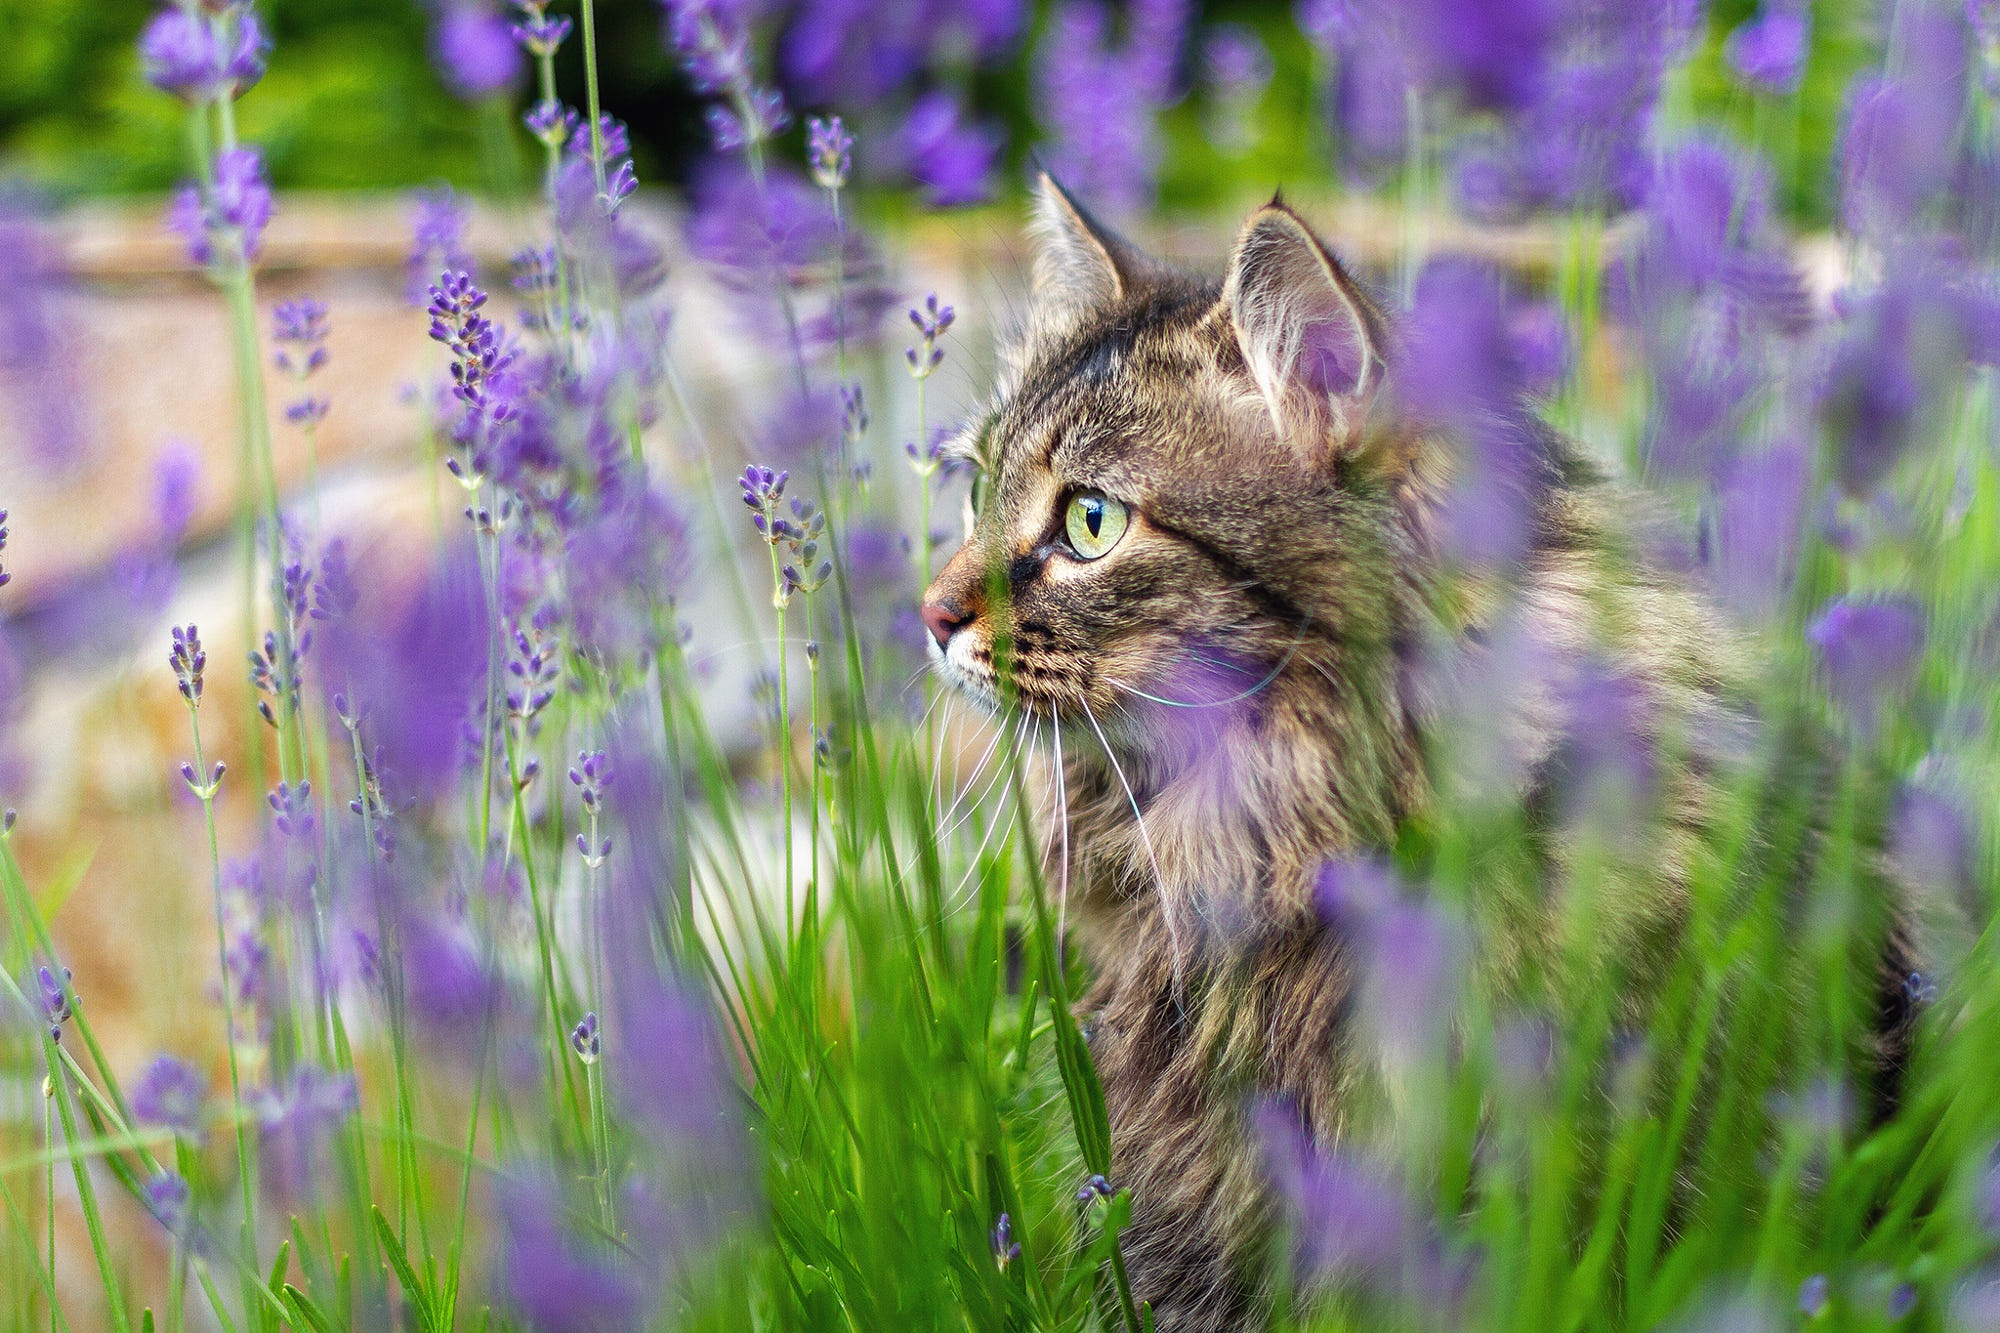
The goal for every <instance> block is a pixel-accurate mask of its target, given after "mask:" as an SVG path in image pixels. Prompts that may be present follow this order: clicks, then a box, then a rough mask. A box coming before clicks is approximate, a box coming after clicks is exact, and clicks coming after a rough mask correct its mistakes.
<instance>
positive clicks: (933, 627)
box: [923, 601, 975, 648]
mask: <svg viewBox="0 0 2000 1333" xmlns="http://www.w3.org/2000/svg"><path fill="white" fill-rule="evenodd" d="M923 617H924V628H925V629H928V630H929V631H930V632H931V637H932V638H933V639H936V640H937V646H938V647H940V648H942V647H944V646H945V645H946V644H948V643H950V642H951V636H952V635H954V634H956V633H957V632H958V631H959V630H962V629H964V628H965V627H966V626H967V625H970V624H971V623H972V622H973V620H974V618H975V617H974V616H973V614H972V613H971V612H970V611H962V610H960V609H959V606H958V603H957V602H950V601H946V602H925V603H924V606H923Z"/></svg>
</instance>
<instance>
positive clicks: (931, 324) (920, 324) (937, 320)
mask: <svg viewBox="0 0 2000 1333" xmlns="http://www.w3.org/2000/svg"><path fill="white" fill-rule="evenodd" d="M957 317H958V316H957V313H956V312H955V311H953V310H952V308H951V307H950V306H948V305H947V306H940V305H939V304H938V297H937V293H936V292H932V293H931V294H930V295H929V296H926V297H925V298H924V304H923V307H922V308H921V309H915V310H911V311H910V323H912V324H914V325H916V328H917V336H918V338H919V339H921V341H920V342H919V343H918V345H917V346H916V347H908V348H905V349H904V350H903V360H904V361H905V362H907V363H908V364H909V367H910V374H911V375H912V376H914V377H915V378H917V379H920V380H925V379H929V378H930V377H931V372H933V371H935V370H936V369H937V368H938V365H939V363H940V362H942V361H943V360H944V349H943V348H941V347H939V346H938V339H940V338H942V337H943V336H944V334H945V331H946V330H948V329H949V328H951V325H952V321H953V320H955V319H956V318H957Z"/></svg>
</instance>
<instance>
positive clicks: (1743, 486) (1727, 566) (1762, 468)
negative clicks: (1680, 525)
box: [1703, 441, 1811, 623]
mask: <svg viewBox="0 0 2000 1333" xmlns="http://www.w3.org/2000/svg"><path fill="white" fill-rule="evenodd" d="M1810 472H1811V460H1810V458H1809V456H1808V454H1807V450H1806V448H1805V446H1804V445H1802V444H1799V443H1798V442H1796V441H1781V442H1779V443H1777V444H1775V445H1773V446H1771V447H1770V448H1769V449H1766V450H1764V451H1763V452H1762V453H1758V454H1750V455H1745V456H1743V457H1740V458H1735V459H1732V460H1730V461H1729V462H1728V463H1727V464H1726V465H1725V466H1724V468H1723V469H1722V473H1721V476H1720V477H1719V478H1718V480H1717V483H1716V487H1715V497H1714V500H1713V502H1712V505H1711V508H1710V516H1709V521H1708V522H1707V523H1706V524H1705V525H1704V528H1703V555H1704V556H1705V558H1706V563H1707V564H1708V566H1709V568H1710V569H1711V570H1712V572H1713V578H1714V581H1715V584H1716V587H1717V588H1718V589H1719V590H1720V592H1721V593H1722V597H1723V600H1724V601H1725V602H1726V603H1728V605H1729V606H1730V607H1731V608H1732V609H1734V610H1735V611H1736V612H1737V613H1738V614H1739V615H1742V616H1744V617H1745V618H1746V619H1748V620H1750V621H1752V622H1753V623H1755V622H1763V621H1768V620H1770V619H1771V618H1773V617H1774V616H1776V615H1777V613H1778V611H1779V609H1780V608H1781V607H1782V606H1783V603H1784V598H1785V595H1786V594H1787V593H1788V592H1789V591H1790V589H1791V586H1792V581H1793V575H1794V573H1795V571H1796V569H1797V566H1798V558H1799V527H1800V520H1801V516H1802V515H1803V513H1804V510H1805V500H1806V486H1807V483H1808V481H1809V480H1810Z"/></svg>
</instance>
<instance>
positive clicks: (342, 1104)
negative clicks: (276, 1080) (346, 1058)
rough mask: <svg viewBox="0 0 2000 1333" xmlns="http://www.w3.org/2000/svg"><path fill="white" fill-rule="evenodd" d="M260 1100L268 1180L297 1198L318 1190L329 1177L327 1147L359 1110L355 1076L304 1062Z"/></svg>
mask: <svg viewBox="0 0 2000 1333" xmlns="http://www.w3.org/2000/svg"><path fill="white" fill-rule="evenodd" d="M257 1102H258V1109H259V1125H258V1128H259V1131H260V1134H261V1139H262V1145H263V1146H262V1151H263V1163H264V1167H265V1181H266V1184H267V1185H269V1186H270V1187H271V1188H272V1189H274V1190H276V1191H278V1192H279V1193H280V1194H281V1195H283V1196H286V1197H289V1198H294V1199H296V1198H300V1197H302V1196H305V1195H307V1194H309V1193H312V1192H315V1191H317V1190H318V1189H319V1188H321V1186H322V1182H324V1181H326V1180H327V1179H329V1173H328V1172H327V1170H326V1160H325V1159H326V1154H327V1148H328V1145H329V1144H330V1143H331V1142H332V1139H333V1136H334V1134H336V1133H337V1132H339V1130H340V1129H341V1128H342V1126H344V1125H345V1124H346V1122H347V1119H348V1117H349V1116H352V1115H353V1114H355V1113H356V1112H357V1111H359V1110H360V1109H361V1098H360V1093H359V1091H358V1089H357V1088H356V1087H355V1083H354V1079H353V1077H352V1076H351V1075H348V1074H337V1073H328V1072H326V1071H325V1070H322V1069H318V1068H315V1067H314V1066H312V1065H309V1064H301V1065H298V1066H296V1067H295V1068H294V1069H293V1070H292V1073H291V1078H290V1080H289V1081H288V1082H286V1083H284V1084H283V1085H281V1086H278V1087H274V1088H270V1089H266V1090H265V1091H264V1092H263V1093H261V1094H260V1095H259V1096H258V1098H257Z"/></svg>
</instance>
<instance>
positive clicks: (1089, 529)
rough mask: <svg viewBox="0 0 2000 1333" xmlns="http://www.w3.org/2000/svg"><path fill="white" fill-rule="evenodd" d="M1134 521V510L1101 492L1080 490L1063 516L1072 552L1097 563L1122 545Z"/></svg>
mask: <svg viewBox="0 0 2000 1333" xmlns="http://www.w3.org/2000/svg"><path fill="white" fill-rule="evenodd" d="M1131 521H1132V515H1131V511H1130V510H1128V509H1126V508H1125V506H1124V505H1123V504H1120V503H1119V502H1118V501H1116V500H1114V499H1112V498H1111V497H1110V496H1108V495H1105V494H1104V493H1103V492H1101V491H1078V492H1077V493H1076V494H1075V495H1073V496H1071V497H1070V501H1069V508H1068V509H1067V510H1066V511H1065V512H1064V514H1063V531H1064V532H1065V533H1066V534H1067V535H1068V537H1069V545H1070V549H1071V550H1073V551H1075V552H1076V553H1077V554H1078V555H1079V556H1081V557H1083V558H1084V559H1085V560H1095V559H1097V558H1098V557H1099V556H1101V555H1103V554H1105V553H1106V552H1108V551H1109V550H1110V549H1111V548H1112V547H1114V546H1116V545H1117V544H1118V539H1119V538H1120V537H1123V536H1124V535H1125V528H1126V525H1127V524H1129V523H1130V522H1131Z"/></svg>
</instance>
